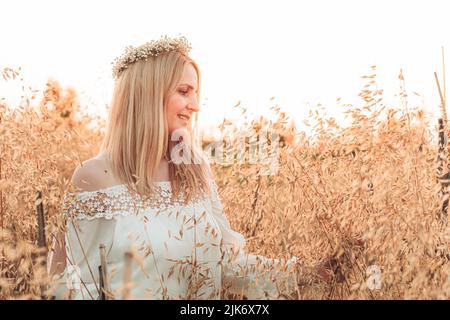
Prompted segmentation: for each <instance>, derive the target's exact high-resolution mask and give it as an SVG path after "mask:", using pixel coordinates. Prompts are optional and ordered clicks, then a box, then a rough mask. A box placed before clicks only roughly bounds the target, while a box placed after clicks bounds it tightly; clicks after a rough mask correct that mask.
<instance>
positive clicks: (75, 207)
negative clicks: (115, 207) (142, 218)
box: [55, 192, 116, 300]
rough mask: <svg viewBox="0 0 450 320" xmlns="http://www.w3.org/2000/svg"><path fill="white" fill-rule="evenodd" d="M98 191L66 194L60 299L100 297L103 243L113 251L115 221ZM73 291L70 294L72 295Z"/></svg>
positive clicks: (58, 292) (59, 284) (56, 292)
mask: <svg viewBox="0 0 450 320" xmlns="http://www.w3.org/2000/svg"><path fill="white" fill-rule="evenodd" d="M107 209H108V208H107V207H106V206H105V205H104V203H103V204H102V201H100V200H99V194H98V193H95V192H84V193H80V194H77V195H75V194H71V193H67V194H66V196H65V198H64V203H63V213H64V214H65V217H66V221H67V222H66V233H65V243H66V268H65V270H64V273H63V274H62V275H59V279H58V281H57V285H56V291H55V297H56V298H57V299H66V298H70V299H76V300H77V299H83V300H84V299H87V300H90V299H94V300H95V299H97V298H98V296H99V289H100V288H99V271H98V266H99V265H100V250H99V246H100V244H103V245H104V246H105V249H106V254H108V252H109V251H110V250H111V248H112V245H113V239H114V230H115V224H116V220H115V219H112V216H111V215H108V212H107ZM69 294H70V296H69Z"/></svg>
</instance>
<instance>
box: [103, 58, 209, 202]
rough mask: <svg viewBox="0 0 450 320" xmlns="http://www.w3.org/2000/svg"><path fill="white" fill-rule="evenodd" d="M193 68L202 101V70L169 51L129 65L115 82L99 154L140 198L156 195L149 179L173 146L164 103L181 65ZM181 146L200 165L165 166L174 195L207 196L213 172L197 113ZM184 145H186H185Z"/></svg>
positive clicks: (176, 79)
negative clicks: (200, 138) (198, 159)
mask: <svg viewBox="0 0 450 320" xmlns="http://www.w3.org/2000/svg"><path fill="white" fill-rule="evenodd" d="M188 63H191V64H192V65H193V66H194V68H195V69H196V71H197V76H198V77H197V78H198V84H197V87H198V93H197V101H200V70H199V68H198V65H197V64H196V63H195V62H194V61H193V60H192V59H191V58H190V57H188V56H186V55H184V54H182V53H180V52H178V51H170V52H166V53H164V54H161V55H158V56H156V57H149V58H147V61H143V60H141V61H137V62H135V63H133V64H130V65H129V66H128V68H127V69H125V70H124V71H123V72H122V73H121V74H120V76H119V77H118V78H117V79H116V83H115V87H114V92H113V97H112V101H111V105H110V109H109V117H108V124H107V128H106V133H105V138H104V140H103V143H102V145H101V150H100V151H106V153H107V154H108V155H109V160H110V166H111V169H112V171H113V173H114V175H115V177H117V178H118V179H120V180H121V181H122V182H123V183H125V184H127V185H128V187H129V188H131V189H132V190H134V191H135V192H137V193H139V194H140V195H149V194H152V193H153V192H154V190H155V189H154V184H153V182H154V181H153V176H154V174H155V172H156V170H157V168H158V164H159V162H160V160H161V158H162V157H163V156H164V155H170V154H171V151H172V149H173V148H174V147H175V146H176V145H177V143H178V142H177V141H170V140H171V139H169V129H168V123H167V120H166V104H167V101H168V99H169V97H170V95H171V94H173V93H174V92H175V90H176V86H177V85H178V83H179V81H180V79H181V76H182V72H183V69H184V66H185V65H186V64H188ZM187 133H188V137H187V138H188V139H186V137H184V141H183V142H184V143H185V144H186V145H187V146H188V147H189V148H190V149H189V150H191V152H193V153H194V154H196V155H197V156H198V155H201V156H203V157H204V158H203V159H204V161H202V162H201V163H198V162H197V163H195V162H194V163H181V164H175V163H173V162H170V163H169V176H170V182H171V186H172V190H173V196H174V197H176V196H178V194H179V192H180V191H181V190H185V191H186V195H187V197H186V201H189V199H191V198H193V196H195V195H200V194H201V193H202V192H208V193H209V192H211V189H210V187H209V183H208V182H209V181H208V180H209V179H210V178H212V172H211V169H210V167H209V163H208V161H207V160H206V154H205V153H203V151H202V149H201V144H200V142H199V141H198V114H197V113H195V114H194V117H191V120H190V122H189V125H188V126H187ZM186 140H187V141H186Z"/></svg>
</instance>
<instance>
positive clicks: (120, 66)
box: [111, 35, 192, 79]
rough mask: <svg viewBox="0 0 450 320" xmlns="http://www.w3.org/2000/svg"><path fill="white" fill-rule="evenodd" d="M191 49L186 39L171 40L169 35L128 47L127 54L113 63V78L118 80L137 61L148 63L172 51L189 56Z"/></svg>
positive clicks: (182, 37)
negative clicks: (150, 59)
mask: <svg viewBox="0 0 450 320" xmlns="http://www.w3.org/2000/svg"><path fill="white" fill-rule="evenodd" d="M191 48H192V47H191V44H190V43H189V41H188V40H187V39H186V37H184V36H179V37H177V38H170V37H168V36H167V35H166V36H162V37H161V38H160V39H159V40H151V41H150V42H147V43H145V44H143V45H141V46H139V47H133V46H128V47H126V48H125V52H124V53H123V54H122V55H121V56H120V57H118V58H116V59H115V60H114V61H113V62H112V63H111V64H112V65H113V78H114V79H117V78H118V77H119V76H120V74H121V73H122V71H123V70H125V69H126V68H128V66H129V65H131V64H133V63H135V62H136V61H139V60H145V61H147V58H148V57H150V56H152V57H156V56H158V55H160V54H162V53H165V52H170V51H179V52H180V53H182V54H184V55H187V54H189V51H190V50H191Z"/></svg>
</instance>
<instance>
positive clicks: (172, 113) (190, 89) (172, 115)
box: [166, 63, 199, 133]
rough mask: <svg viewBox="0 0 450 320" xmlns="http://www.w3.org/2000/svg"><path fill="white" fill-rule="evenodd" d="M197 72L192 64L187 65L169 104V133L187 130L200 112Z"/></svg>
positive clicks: (167, 114)
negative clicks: (191, 120)
mask: <svg viewBox="0 0 450 320" xmlns="http://www.w3.org/2000/svg"><path fill="white" fill-rule="evenodd" d="M197 90H198V88H197V71H196V70H195V68H194V66H193V65H192V64H191V63H188V64H186V65H185V67H184V70H183V74H182V76H181V79H180V82H179V83H178V85H177V87H176V88H175V92H174V93H173V94H172V96H170V98H169V100H168V102H167V113H166V116H167V123H168V125H169V133H172V132H173V131H175V130H177V129H181V128H186V127H187V125H188V122H189V121H190V119H191V117H192V116H193V113H194V112H198V110H199V107H198V101H197Z"/></svg>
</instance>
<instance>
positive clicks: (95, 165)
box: [71, 158, 119, 191]
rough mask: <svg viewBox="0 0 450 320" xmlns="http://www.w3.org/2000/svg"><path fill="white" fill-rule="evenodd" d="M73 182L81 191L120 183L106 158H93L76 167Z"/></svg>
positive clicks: (94, 189)
mask: <svg viewBox="0 0 450 320" xmlns="http://www.w3.org/2000/svg"><path fill="white" fill-rule="evenodd" d="M71 184H72V186H73V187H75V188H76V189H77V190H79V191H96V190H99V189H103V188H108V187H111V186H114V185H117V184H119V183H118V182H117V180H116V179H115V178H114V176H113V174H112V171H111V169H110V167H109V166H108V165H107V163H106V161H105V160H104V159H98V158H91V159H88V160H85V161H83V162H82V163H81V165H79V166H77V167H76V168H75V170H74V172H73V175H72V180H71Z"/></svg>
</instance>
